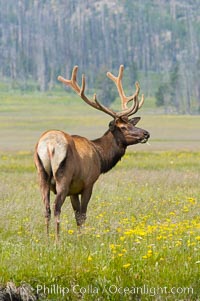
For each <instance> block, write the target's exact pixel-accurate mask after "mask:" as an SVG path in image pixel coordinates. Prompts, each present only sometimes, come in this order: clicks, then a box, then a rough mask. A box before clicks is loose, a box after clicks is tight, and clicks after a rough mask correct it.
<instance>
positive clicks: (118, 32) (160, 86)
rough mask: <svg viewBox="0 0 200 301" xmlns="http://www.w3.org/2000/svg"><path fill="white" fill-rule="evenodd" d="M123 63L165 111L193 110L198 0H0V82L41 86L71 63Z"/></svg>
mask: <svg viewBox="0 0 200 301" xmlns="http://www.w3.org/2000/svg"><path fill="white" fill-rule="evenodd" d="M75 64H77V65H79V68H80V72H81V73H82V72H84V73H86V75H87V84H88V85H89V87H90V88H95V89H98V88H100V86H99V84H98V83H99V80H98V79H99V78H100V77H101V74H102V73H103V72H104V73H105V70H111V71H112V72H117V70H118V67H119V65H120V64H124V65H125V68H126V76H125V85H126V86H127V87H130V85H132V84H133V82H134V81H135V80H140V83H141V86H142V88H143V90H144V93H145V94H146V95H147V96H156V99H157V101H156V103H157V105H161V106H162V105H164V106H165V108H166V111H175V112H179V113H199V112H200V5H199V1H198V0H84V1H82V0H17V1H16V0H6V1H5V0H0V81H8V80H9V81H10V82H11V83H13V84H14V85H16V84H17V85H19V86H20V87H21V88H23V89H26V88H27V89H28V88H33V87H34V88H37V89H40V90H47V89H51V88H53V87H54V85H55V83H56V82H57V79H56V78H57V75H59V74H62V75H64V76H65V75H66V74H67V75H69V74H70V72H71V69H72V67H73V65H75Z"/></svg>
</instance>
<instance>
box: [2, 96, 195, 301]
mask: <svg viewBox="0 0 200 301" xmlns="http://www.w3.org/2000/svg"><path fill="white" fill-rule="evenodd" d="M72 96H73V97H72ZM137 115H138V116H141V117H142V120H141V122H140V123H139V126H141V127H143V128H145V129H147V130H149V132H150V133H151V139H150V141H149V143H150V145H147V144H146V145H136V146H134V147H130V148H129V149H128V150H127V153H126V155H125V156H124V157H123V159H122V160H121V162H120V163H118V165H117V166H116V167H115V168H114V169H113V170H111V171H110V172H108V173H107V174H105V175H102V176H101V177H100V178H99V180H98V181H97V183H96V184H95V187H94V191H93V195H92V198H91V200H90V203H89V208H88V218H87V222H86V226H85V228H84V229H83V230H82V232H81V233H79V232H77V230H76V224H75V219H74V215H73V211H72V208H71V204H70V202H69V200H68V199H66V201H65V203H64V205H63V209H62V214H61V222H62V223H61V241H60V243H59V245H56V244H55V236H54V221H53V217H52V221H51V229H50V237H49V240H47V238H46V235H45V225H44V217H43V213H44V208H43V204H42V201H41V196H40V192H39V187H38V182H37V174H36V170H35V167H34V163H33V150H34V146H35V144H36V141H37V139H38V138H39V136H40V134H41V133H42V132H43V131H45V130H47V129H62V130H64V131H67V132H69V133H76V134H80V135H84V136H87V137H89V138H96V137H98V136H100V135H102V134H103V133H104V132H105V131H106V129H107V124H108V123H109V121H110V118H109V116H104V114H103V113H101V112H96V111H95V110H93V109H92V108H89V107H88V106H86V105H85V104H83V103H82V101H81V100H79V99H78V98H76V97H74V95H69V94H68V95H67V94H64V93H61V92H58V93H56V94H55V95H53V94H45V95H42V94H38V93H36V94H30V95H28V94H26V95H21V94H20V93H9V94H8V93H6V92H5V93H4V94H2V95H1V102H0V141H1V144H0V202H1V210H0V284H1V285H5V284H6V283H7V282H10V281H12V282H14V283H15V284H16V286H20V285H21V284H23V283H28V284H30V285H31V286H32V287H33V288H34V290H35V292H37V293H38V295H39V300H55V301H57V300H59V301H61V300H88V301H89V300H95V301H98V300H99V301H100V300H101V301H104V300H113V301H114V300H142V301H143V300H156V301H157V300H159V301H160V300H161V301H163V300H170V301H171V300H174V301H175V300H177V301H178V300H187V301H190V300H193V301H197V300H199V299H200V217H199V212H200V139H199V129H200V118H199V116H164V115H161V114H158V112H157V111H156V109H155V108H154V107H153V106H150V105H149V104H148V99H147V100H146V104H145V105H144V108H142V109H141V112H138V114H137ZM53 197H54V196H53V195H52V200H53Z"/></svg>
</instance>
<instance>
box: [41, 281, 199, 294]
mask: <svg viewBox="0 0 200 301" xmlns="http://www.w3.org/2000/svg"><path fill="white" fill-rule="evenodd" d="M36 290H37V294H45V295H61V296H65V295H69V294H74V295H77V294H81V295H101V294H102V293H105V292H106V293H107V294H110V295H124V296H125V295H138V296H142V295H149V296H162V295H174V296H179V297H181V295H183V296H185V295H187V296H191V295H193V294H194V291H193V288H192V287H172V288H169V287H167V286H164V287H150V286H148V285H143V286H140V287H134V286H130V287H128V286H124V287H123V286H118V285H115V284H112V285H109V286H104V287H103V288H102V289H100V288H99V287H97V286H95V285H87V286H81V285H78V284H76V285H73V286H69V287H67V286H66V287H64V286H61V285H58V284H52V285H48V286H46V285H45V284H38V285H37V288H36Z"/></svg>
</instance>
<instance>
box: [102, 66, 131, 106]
mask: <svg viewBox="0 0 200 301" xmlns="http://www.w3.org/2000/svg"><path fill="white" fill-rule="evenodd" d="M123 72H124V66H123V65H120V67H119V73H118V76H114V75H113V74H112V73H111V72H107V76H108V77H109V78H110V79H111V80H112V81H114V83H115V85H116V87H117V90H118V93H119V96H120V98H121V105H122V110H125V109H127V103H128V102H129V101H131V100H132V99H133V96H129V97H127V96H126V95H125V93H124V90H123V87H122V77H123Z"/></svg>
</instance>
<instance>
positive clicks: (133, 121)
mask: <svg viewBox="0 0 200 301" xmlns="http://www.w3.org/2000/svg"><path fill="white" fill-rule="evenodd" d="M140 119H141V117H134V118H132V119H131V120H129V122H130V123H131V124H132V125H134V126H135V125H136V124H137V123H138V122H139V121H140Z"/></svg>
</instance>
